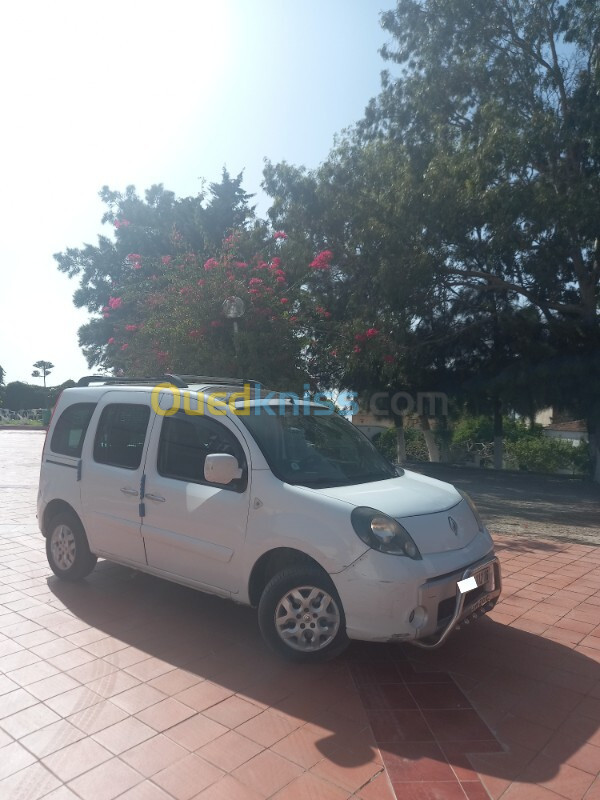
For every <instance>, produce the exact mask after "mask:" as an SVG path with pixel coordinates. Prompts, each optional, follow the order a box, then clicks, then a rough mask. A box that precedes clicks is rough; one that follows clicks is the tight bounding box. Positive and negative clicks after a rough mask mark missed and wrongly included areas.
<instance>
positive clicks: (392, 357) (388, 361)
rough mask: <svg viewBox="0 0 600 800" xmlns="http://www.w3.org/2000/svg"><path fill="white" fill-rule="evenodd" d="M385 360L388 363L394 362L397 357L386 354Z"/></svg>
mask: <svg viewBox="0 0 600 800" xmlns="http://www.w3.org/2000/svg"><path fill="white" fill-rule="evenodd" d="M383 360H384V361H385V363H386V364H393V363H394V361H395V360H396V359H395V358H394V356H384V357H383Z"/></svg>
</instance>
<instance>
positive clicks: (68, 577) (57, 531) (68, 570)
mask: <svg viewBox="0 0 600 800" xmlns="http://www.w3.org/2000/svg"><path fill="white" fill-rule="evenodd" d="M46 556H47V558H48V563H49V564H50V567H51V568H52V572H53V573H54V574H55V575H57V576H58V577H59V578H62V580H65V581H80V580H82V579H83V578H85V577H86V575H89V574H90V572H91V571H92V570H93V569H94V567H95V566H96V561H97V560H98V559H97V558H96V556H95V555H93V554H92V553H91V552H90V548H89V545H88V540H87V536H86V535H85V531H84V529H83V525H82V524H81V522H80V521H79V519H78V518H77V517H76V516H75V514H72V513H69V512H68V511H65V512H62V513H60V514H57V515H56V516H55V517H53V518H52V520H51V521H50V525H49V526H48V535H47V537H46Z"/></svg>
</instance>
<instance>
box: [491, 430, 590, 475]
mask: <svg viewBox="0 0 600 800" xmlns="http://www.w3.org/2000/svg"><path fill="white" fill-rule="evenodd" d="M586 450H587V448H586V447H585V445H579V446H573V445H572V444H571V443H570V442H564V441H561V440H560V439H551V438H549V437H546V436H523V437H521V438H520V439H517V440H515V441H512V442H508V443H507V444H506V452H507V455H508V456H509V458H510V459H511V460H513V461H514V462H516V464H517V465H518V468H519V469H522V470H527V471H528V472H556V471H557V470H573V471H579V470H581V468H582V467H584V466H585V457H583V458H582V455H583V454H585V451H586ZM579 451H582V453H580V452H579Z"/></svg>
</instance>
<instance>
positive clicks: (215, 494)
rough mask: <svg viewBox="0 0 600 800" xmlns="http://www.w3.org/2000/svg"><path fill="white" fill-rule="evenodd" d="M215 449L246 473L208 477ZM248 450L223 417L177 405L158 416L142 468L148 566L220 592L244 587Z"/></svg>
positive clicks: (228, 591) (143, 526)
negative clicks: (207, 463) (228, 478)
mask: <svg viewBox="0 0 600 800" xmlns="http://www.w3.org/2000/svg"><path fill="white" fill-rule="evenodd" d="M210 453H229V454H230V455H233V456H235V457H236V459H237V461H238V464H239V466H240V467H241V470H242V477H241V478H239V479H237V480H234V481H232V482H231V483H230V484H228V485H218V484H214V483H209V482H208V481H206V480H205V478H204V460H205V458H206V456H207V455H209V454H210ZM248 476H249V452H248V449H247V447H246V444H245V442H243V440H242V437H241V436H240V434H239V432H238V431H237V430H236V429H235V426H234V425H233V424H232V423H231V422H230V421H229V420H228V419H227V418H225V417H222V418H219V421H217V420H216V419H214V418H213V417H209V416H203V415H202V416H197V415H194V416H192V415H190V414H185V413H184V412H183V411H179V412H177V413H176V414H175V415H173V416H166V417H163V418H162V419H157V421H156V426H155V430H154V433H153V436H152V441H151V443H150V447H149V450H148V456H147V459H146V468H145V496H144V508H145V514H144V517H143V521H142V534H143V537H144V542H145V545H146V553H147V557H148V566H150V567H154V568H155V569H159V570H161V571H164V572H167V573H170V574H172V575H174V576H178V577H180V578H184V579H186V580H190V581H193V582H195V583H198V584H200V585H202V586H204V587H206V588H208V589H211V590H216V591H217V593H225V594H228V593H230V592H231V593H235V592H237V591H238V590H239V584H240V574H241V566H240V564H241V555H242V553H241V551H242V546H243V542H244V538H245V535H246V523H247V520H248V510H249V504H250V500H249V497H250V489H249V485H248V484H249V477H248Z"/></svg>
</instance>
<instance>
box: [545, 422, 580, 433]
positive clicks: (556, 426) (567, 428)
mask: <svg viewBox="0 0 600 800" xmlns="http://www.w3.org/2000/svg"><path fill="white" fill-rule="evenodd" d="M544 430H547V431H563V432H568V433H587V424H586V421H585V420H584V419H573V420H570V421H569V422H551V423H550V425H545V426H544Z"/></svg>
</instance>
